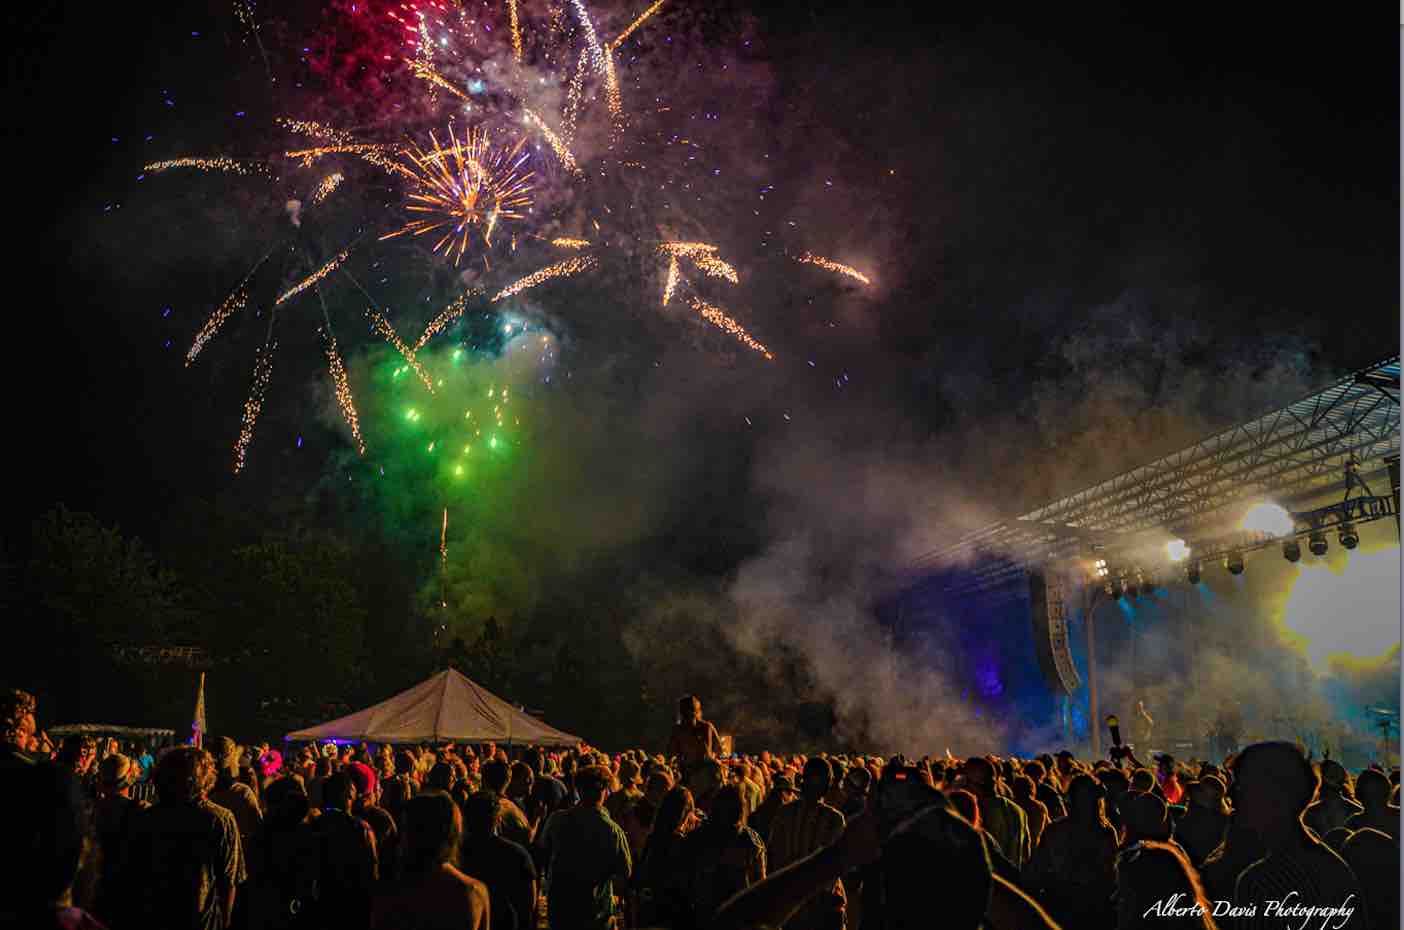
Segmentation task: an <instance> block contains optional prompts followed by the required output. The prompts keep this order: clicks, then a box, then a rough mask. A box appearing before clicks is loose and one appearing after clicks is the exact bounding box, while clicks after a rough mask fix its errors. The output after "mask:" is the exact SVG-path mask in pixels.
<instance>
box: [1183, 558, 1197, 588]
mask: <svg viewBox="0 0 1404 930" xmlns="http://www.w3.org/2000/svg"><path fill="white" fill-rule="evenodd" d="M1185 580H1186V581H1188V582H1189V583H1190V584H1199V560H1198V559H1195V560H1194V561H1193V562H1191V563H1189V565H1187V566H1185Z"/></svg>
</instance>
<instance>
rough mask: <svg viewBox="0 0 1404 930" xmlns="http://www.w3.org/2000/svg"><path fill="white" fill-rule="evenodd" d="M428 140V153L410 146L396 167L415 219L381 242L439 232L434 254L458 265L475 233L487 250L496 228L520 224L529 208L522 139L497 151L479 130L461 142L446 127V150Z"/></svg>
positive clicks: (432, 137)
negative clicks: (406, 186)
mask: <svg viewBox="0 0 1404 930" xmlns="http://www.w3.org/2000/svg"><path fill="white" fill-rule="evenodd" d="M429 140H430V143H431V146H432V148H431V149H430V150H425V149H422V148H420V147H419V146H417V145H411V146H410V147H409V149H408V151H406V152H405V154H404V156H403V160H402V161H401V163H400V173H401V174H402V175H403V176H404V177H405V178H407V179H408V180H409V183H410V184H411V191H410V193H409V195H408V197H409V203H408V205H407V206H406V207H405V209H406V210H407V211H408V212H410V213H411V214H413V215H414V218H413V219H411V220H410V221H409V222H407V223H405V225H404V226H401V227H400V228H399V229H396V230H394V231H393V232H389V233H386V234H385V235H383V236H381V237H380V238H381V239H382V240H385V239H393V238H395V237H396V236H403V235H411V236H422V235H424V234H426V233H432V232H439V233H441V235H440V238H439V240H438V241H437V242H436V243H435V244H434V247H433V251H434V252H436V253H437V252H440V251H442V252H443V253H444V254H445V255H453V261H454V264H455V265H457V264H458V262H459V261H460V260H462V258H463V255H464V253H465V252H466V251H467V250H468V245H469V243H470V241H471V239H472V237H473V235H474V234H475V233H476V235H477V236H478V237H479V238H480V239H481V240H482V244H483V248H484V249H485V250H486V249H491V248H492V235H493V232H494V231H495V230H496V228H497V226H498V225H499V224H501V223H505V222H509V221H513V220H520V219H523V218H524V217H525V216H526V214H527V211H528V210H529V209H530V208H531V180H532V172H531V171H529V170H527V167H526V162H527V155H526V153H524V152H523V151H522V147H523V145H524V144H525V142H526V139H525V138H522V139H518V140H517V142H516V144H515V145H513V146H511V147H510V148H509V147H507V146H498V145H495V144H493V142H492V139H491V137H490V135H489V134H488V132H487V130H485V129H483V128H482V127H480V126H473V127H470V128H469V129H468V131H467V132H466V133H464V135H463V137H462V139H459V138H458V137H457V136H455V135H454V129H453V126H452V124H450V125H449V128H448V141H449V145H448V146H447V147H444V146H441V145H440V144H439V140H438V138H437V137H436V136H435V135H434V134H433V133H430V135H429ZM455 246H456V250H455ZM455 251H456V254H455ZM483 260H484V262H486V261H487V255H486V252H484V255H483Z"/></svg>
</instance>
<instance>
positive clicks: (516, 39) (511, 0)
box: [445, 0, 522, 516]
mask: <svg viewBox="0 0 1404 930" xmlns="http://www.w3.org/2000/svg"><path fill="white" fill-rule="evenodd" d="M507 12H508V14H509V15H510V16H511V17H512V55H513V56H514V57H515V58H516V59H517V61H518V62H520V61H521V60H522V27H521V25H520V24H519V23H518V21H517V0H507ZM445 516H447V511H445Z"/></svg>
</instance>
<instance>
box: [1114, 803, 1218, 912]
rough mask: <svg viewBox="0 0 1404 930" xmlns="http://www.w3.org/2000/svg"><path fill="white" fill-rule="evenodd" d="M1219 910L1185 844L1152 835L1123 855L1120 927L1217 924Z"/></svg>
mask: <svg viewBox="0 0 1404 930" xmlns="http://www.w3.org/2000/svg"><path fill="white" fill-rule="evenodd" d="M1151 797H1153V796H1151ZM1157 800H1158V799H1157ZM1213 913H1214V906H1213V904H1212V903H1211V902H1210V901H1209V899H1208V897H1207V896H1206V895H1205V893H1204V886H1203V885H1201V884H1200V882H1199V875H1198V873H1196V872H1195V870H1194V866H1192V865H1190V862H1189V859H1187V858H1185V854H1184V851H1183V850H1182V849H1180V847H1178V846H1176V845H1174V844H1173V843H1158V842H1155V841H1151V840H1147V841H1146V842H1143V843H1136V844H1135V845H1133V846H1131V847H1129V848H1127V849H1125V850H1123V851H1122V853H1121V854H1120V855H1119V856H1117V860H1116V930H1141V928H1144V930H1154V928H1172V930H1217V927H1218V925H1217V924H1216V923H1215V922H1214V919H1213V917H1212V916H1211V915H1212V914H1213Z"/></svg>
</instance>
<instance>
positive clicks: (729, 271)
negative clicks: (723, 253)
mask: <svg viewBox="0 0 1404 930" xmlns="http://www.w3.org/2000/svg"><path fill="white" fill-rule="evenodd" d="M692 260H693V262H694V263H695V264H696V265H697V267H698V268H700V269H702V270H703V271H705V272H706V273H707V274H709V275H711V276H712V277H714V278H725V279H726V280H727V281H730V282H731V283H732V284H735V283H737V281H738V280H739V279H738V278H737V276H736V269H735V268H733V267H731V266H730V265H728V264H727V263H726V262H724V261H722V260H721V259H720V258H717V257H716V256H715V255H711V254H708V253H703V254H701V255H697V256H695V257H694V258H693V259H692ZM673 261H677V258H676V257H674V258H673Z"/></svg>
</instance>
